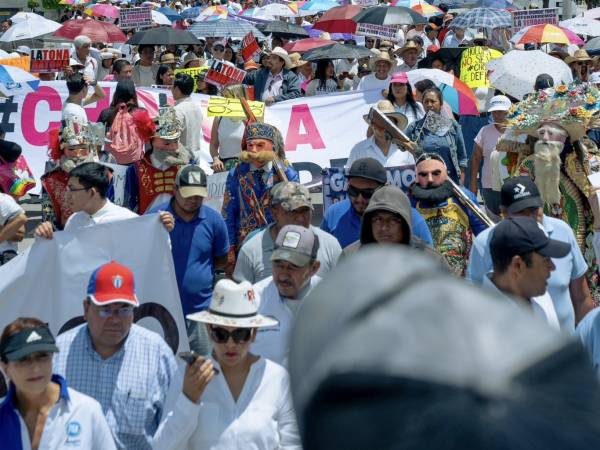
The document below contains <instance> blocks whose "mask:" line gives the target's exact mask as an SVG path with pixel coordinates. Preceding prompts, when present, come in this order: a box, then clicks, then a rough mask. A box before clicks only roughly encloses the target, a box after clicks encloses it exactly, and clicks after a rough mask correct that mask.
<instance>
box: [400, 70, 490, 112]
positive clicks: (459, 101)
mask: <svg viewBox="0 0 600 450" xmlns="http://www.w3.org/2000/svg"><path fill="white" fill-rule="evenodd" d="M406 75H407V76H408V81H409V82H410V84H411V86H413V87H414V84H415V83H416V82H418V81H421V80H431V81H433V82H434V83H435V85H436V86H437V87H438V88H439V89H440V91H442V95H443V97H444V101H445V102H446V103H448V104H449V105H450V107H451V108H452V111H454V112H455V113H456V114H459V115H466V116H478V115H479V109H478V108H477V98H476V97H475V94H474V93H473V91H472V90H471V89H470V88H469V86H467V85H466V84H465V83H464V82H462V81H460V80H459V79H458V78H456V77H455V76H454V75H452V74H450V73H448V72H444V71H443V70H439V69H416V70H411V71H410V72H406Z"/></svg>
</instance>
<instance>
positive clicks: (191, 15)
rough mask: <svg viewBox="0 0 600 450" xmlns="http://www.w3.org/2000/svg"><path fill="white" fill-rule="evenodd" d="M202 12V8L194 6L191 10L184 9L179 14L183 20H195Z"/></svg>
mask: <svg viewBox="0 0 600 450" xmlns="http://www.w3.org/2000/svg"><path fill="white" fill-rule="evenodd" d="M201 12H202V8H201V7H200V6H194V7H193V8H188V9H185V10H183V11H182V12H181V17H183V18H184V19H195V18H196V17H198V16H199V15H200V13H201Z"/></svg>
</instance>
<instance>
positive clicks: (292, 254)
mask: <svg viewBox="0 0 600 450" xmlns="http://www.w3.org/2000/svg"><path fill="white" fill-rule="evenodd" d="M318 251H319V238H318V237H317V236H316V235H315V233H313V231H312V230H310V229H308V228H304V227H301V226H299V225H286V226H285V227H283V228H282V229H281V230H279V234H278V235H277V239H276V240H275V251H274V252H273V254H272V255H271V261H287V262H289V263H292V264H293V265H295V266H298V267H304V266H306V265H307V264H308V263H309V262H311V261H312V260H314V259H316V258H317V252H318Z"/></svg>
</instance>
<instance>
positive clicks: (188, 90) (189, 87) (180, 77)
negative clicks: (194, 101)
mask: <svg viewBox="0 0 600 450" xmlns="http://www.w3.org/2000/svg"><path fill="white" fill-rule="evenodd" d="M194 85H195V82H194V79H193V78H192V77H191V76H190V75H188V74H187V73H178V74H177V75H175V81H173V87H176V88H178V89H179V90H180V91H181V93H182V94H183V95H185V96H186V97H189V96H190V95H192V92H194Z"/></svg>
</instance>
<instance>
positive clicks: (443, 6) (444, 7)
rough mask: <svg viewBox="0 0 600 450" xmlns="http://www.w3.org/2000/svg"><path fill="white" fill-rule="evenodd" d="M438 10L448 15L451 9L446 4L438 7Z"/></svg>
mask: <svg viewBox="0 0 600 450" xmlns="http://www.w3.org/2000/svg"><path fill="white" fill-rule="evenodd" d="M438 8H440V9H441V10H442V11H444V12H445V13H447V12H448V11H449V10H450V7H449V6H448V5H447V4H446V3H440V4H439V5H438Z"/></svg>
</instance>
